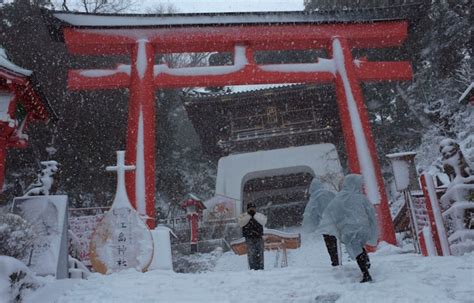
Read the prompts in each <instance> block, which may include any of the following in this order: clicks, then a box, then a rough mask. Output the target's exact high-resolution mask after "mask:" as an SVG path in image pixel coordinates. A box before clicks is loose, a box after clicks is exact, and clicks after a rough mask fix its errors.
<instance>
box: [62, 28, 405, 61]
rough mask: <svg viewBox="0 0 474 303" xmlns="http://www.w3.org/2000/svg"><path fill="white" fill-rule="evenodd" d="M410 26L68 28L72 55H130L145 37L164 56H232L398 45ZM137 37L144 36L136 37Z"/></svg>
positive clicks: (67, 33) (68, 45)
mask: <svg viewBox="0 0 474 303" xmlns="http://www.w3.org/2000/svg"><path fill="white" fill-rule="evenodd" d="M407 28H408V23H407V22H406V21H394V22H375V23H358V24H357V23H353V24H347V23H335V24H318V25H251V26H225V27H224V26H209V27H182V28H153V29H134V28H132V29H80V28H65V29H64V39H65V42H66V45H67V47H68V50H69V52H70V53H72V54H76V55H94V54H109V55H111V54H130V52H131V45H133V44H134V43H135V41H136V40H137V37H144V36H146V37H147V38H148V40H149V41H150V42H152V43H153V44H154V45H155V46H156V48H155V49H156V51H157V52H160V53H170V52H210V51H231V50H233V48H234V45H235V44H248V45H250V46H252V47H253V49H254V50H282V49H288V50H292V49H308V48H310V49H311V48H313V49H317V48H324V47H325V46H326V45H327V43H328V41H330V40H331V39H332V37H336V36H337V37H347V38H348V39H349V40H350V42H351V44H352V45H353V46H354V47H358V48H378V47H392V46H398V45H400V44H401V43H402V42H403V41H404V40H405V38H406V36H407ZM137 31H140V35H138V36H137Z"/></svg>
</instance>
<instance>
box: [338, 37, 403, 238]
mask: <svg viewBox="0 0 474 303" xmlns="http://www.w3.org/2000/svg"><path fill="white" fill-rule="evenodd" d="M338 39H339V41H340V42H341V47H342V51H343V55H344V63H345V68H346V73H347V77H348V80H349V83H350V87H351V90H352V95H353V96H354V101H355V103H356V106H357V110H358V112H359V117H360V121H361V124H362V128H363V131H364V135H365V139H366V141H367V146H368V149H369V153H370V157H371V159H372V163H373V166H374V172H375V176H376V179H377V188H378V191H379V195H380V203H379V204H375V205H374V206H375V210H376V212H377V218H378V223H379V228H380V234H379V240H380V241H385V242H387V243H390V244H393V245H396V244H397V240H396V237H395V230H394V228H393V223H392V217H391V215H390V208H389V204H388V199H387V194H386V192H385V186H384V181H383V178H382V172H381V170H380V164H379V160H378V157H377V150H376V147H375V142H374V139H373V137H372V131H371V128H370V122H369V118H368V114H367V109H366V106H365V103H364V97H363V95H362V89H361V87H360V81H359V79H358V78H357V72H356V67H355V65H354V63H353V57H352V53H351V45H350V44H349V41H348V40H347V39H344V38H338ZM336 90H337V92H338V93H337V100H338V104H339V108H340V112H341V113H340V115H341V119H340V120H341V124H342V130H343V133H344V138H346V139H345V140H346V142H345V146H346V150H347V154H348V160H349V167H350V169H351V172H353V173H361V167H360V163H359V156H358V151H357V148H356V146H355V139H354V134H353V128H352V123H351V119H350V116H349V109H348V105H347V96H346V93H345V91H344V85H343V82H342V78H341V77H340V75H338V76H337V78H336Z"/></svg>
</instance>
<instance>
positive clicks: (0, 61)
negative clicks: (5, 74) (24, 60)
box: [0, 46, 33, 76]
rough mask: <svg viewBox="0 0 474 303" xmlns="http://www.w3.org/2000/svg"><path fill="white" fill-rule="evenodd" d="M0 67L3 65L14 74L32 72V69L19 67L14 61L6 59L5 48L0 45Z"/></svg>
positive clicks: (26, 74)
mask: <svg viewBox="0 0 474 303" xmlns="http://www.w3.org/2000/svg"><path fill="white" fill-rule="evenodd" d="M0 67H3V68H5V69H7V70H9V71H12V72H14V73H16V74H20V75H23V76H31V74H32V73H33V72H32V71H30V70H28V69H25V68H22V67H19V66H18V65H16V64H15V63H13V62H11V61H10V60H9V59H8V56H7V53H6V52H5V49H4V48H2V47H1V46H0Z"/></svg>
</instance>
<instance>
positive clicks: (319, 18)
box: [53, 10, 401, 28]
mask: <svg viewBox="0 0 474 303" xmlns="http://www.w3.org/2000/svg"><path fill="white" fill-rule="evenodd" d="M351 12H352V13H353V12H354V11H350V10H347V11H341V12H338V13H337V14H335V13H334V12H332V13H329V12H325V11H318V12H243V13H240V12H239V13H207V14H160V15H156V14H155V15H147V14H123V15H122V14H120V15H117V14H83V13H65V12H54V13H53V15H54V17H56V18H57V19H59V20H61V21H62V22H65V23H67V24H69V25H72V26H74V27H107V28H110V27H124V26H126V27H132V26H133V27H150V26H173V25H216V24H222V25H223V24H259V23H266V24H268V23H278V24H280V23H307V22H331V21H333V22H334V21H338V22H347V21H354V20H357V19H362V20H361V21H364V20H363V19H364V17H363V16H360V15H359V16H358V18H357V19H354V18H355V15H353V14H350V13H351ZM358 13H359V14H360V11H358ZM372 19H373V18H370V19H369V20H372ZM390 19H401V18H396V17H395V16H394V18H390ZM365 21H368V20H365Z"/></svg>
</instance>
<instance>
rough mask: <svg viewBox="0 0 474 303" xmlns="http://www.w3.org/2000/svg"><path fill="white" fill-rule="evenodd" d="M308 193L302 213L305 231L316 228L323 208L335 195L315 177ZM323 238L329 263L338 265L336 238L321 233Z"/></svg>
mask: <svg viewBox="0 0 474 303" xmlns="http://www.w3.org/2000/svg"><path fill="white" fill-rule="evenodd" d="M309 193H310V198H309V201H308V204H306V207H305V210H304V213H303V231H305V232H307V233H311V232H314V231H316V230H317V229H318V226H319V223H320V222H321V218H322V216H323V212H324V210H325V209H326V207H327V206H328V205H329V203H330V202H331V200H332V199H334V197H335V196H336V194H335V193H333V192H331V191H329V190H327V189H325V188H324V186H323V183H322V182H321V181H319V180H318V179H317V178H314V179H313V181H312V182H311V185H310V186H309ZM323 239H324V242H325V243H326V248H327V250H328V253H329V257H330V258H331V265H332V266H338V265H339V256H338V251H337V238H336V237H335V236H332V235H326V234H323Z"/></svg>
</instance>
